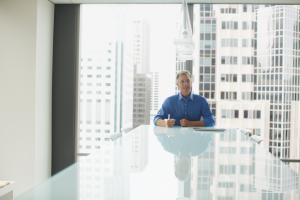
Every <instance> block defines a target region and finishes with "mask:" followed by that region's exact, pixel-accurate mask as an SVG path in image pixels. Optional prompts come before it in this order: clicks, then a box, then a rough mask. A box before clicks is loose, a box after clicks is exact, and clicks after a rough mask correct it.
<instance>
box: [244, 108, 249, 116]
mask: <svg viewBox="0 0 300 200" xmlns="http://www.w3.org/2000/svg"><path fill="white" fill-rule="evenodd" d="M244 118H248V110H244Z"/></svg>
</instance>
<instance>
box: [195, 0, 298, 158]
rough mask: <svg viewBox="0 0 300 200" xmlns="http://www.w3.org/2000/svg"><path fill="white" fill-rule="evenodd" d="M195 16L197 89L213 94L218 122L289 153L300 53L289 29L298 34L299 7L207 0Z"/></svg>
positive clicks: (276, 152)
mask: <svg viewBox="0 0 300 200" xmlns="http://www.w3.org/2000/svg"><path fill="white" fill-rule="evenodd" d="M289 11H291V12H289ZM287 13H293V14H287ZM267 14H268V15H267ZM273 15H274V16H275V17H274V20H273V18H272V17H273ZM277 15H278V17H276V16H277ZM290 15H291V16H290ZM194 16H195V18H194V21H193V24H194V40H195V52H199V56H195V60H194V68H193V77H194V84H193V92H194V93H197V94H200V95H203V96H204V97H206V98H207V100H208V102H209V105H210V106H211V109H212V112H213V114H214V116H215V119H216V124H217V125H218V126H225V127H230V126H231V127H236V128H248V129H251V130H253V134H257V135H261V136H263V137H264V138H265V140H264V143H263V145H264V147H265V148H266V149H269V150H270V152H272V153H273V154H274V155H276V156H278V157H282V158H287V157H289V150H288V149H289V146H290V143H289V142H290V137H291V135H290V132H291V129H293V127H292V126H293V125H291V114H292V110H293V109H292V108H291V106H292V104H295V106H296V107H297V105H296V104H297V103H292V102H296V101H299V100H298V94H299V89H298V88H299V86H298V82H297V80H298V79H297V77H299V74H298V73H299V72H298V71H297V70H295V66H298V65H299V64H298V65H297V59H298V60H299V55H298V54H297V48H298V47H297V41H296V40H297V39H296V38H293V37H290V36H289V35H288V34H292V35H294V36H295V37H296V36H297V37H298V33H299V28H298V25H297V20H298V18H299V7H298V6H268V5H259V6H258V5H209V4H204V5H194ZM280 16H281V17H280ZM283 16H284V17H283ZM270 17H271V18H272V20H270V19H271V18H270ZM277 18H278V19H277ZM286 18H287V19H291V20H292V19H293V20H294V21H293V20H292V21H291V20H287V19H286ZM273 21H274V23H275V24H274V25H273V23H271V22H273ZM285 21H288V22H286V23H285ZM281 22H282V23H283V24H282V23H281ZM289 23H291V24H293V25H291V24H289ZM277 28H278V30H277ZM272 34H273V35H272ZM285 45H286V47H288V48H287V50H286V51H283V49H282V47H283V46H285ZM289 48H290V49H289ZM284 52H294V53H292V54H290V55H292V56H289V55H287V53H284ZM272 84H273V85H272ZM283 102H286V103H284V104H282V103H283ZM274 103H275V104H274ZM274 109H275V110H274ZM276 109H277V110H276ZM274 117H275V118H274ZM274 120H275V121H274ZM282 124H284V125H282ZM283 126H284V127H283ZM295 128H296V127H295ZM294 132H297V133H295V134H298V129H296V130H295V131H294ZM297 138H298V137H297ZM274 145H275V146H274ZM295 146H297V145H296V144H295ZM269 147H270V148H269ZM283 151H284V152H283ZM283 154H284V156H282V155H283ZM297 156H299V155H298V153H297Z"/></svg>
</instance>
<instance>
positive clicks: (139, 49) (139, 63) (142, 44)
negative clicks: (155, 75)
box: [133, 19, 150, 74]
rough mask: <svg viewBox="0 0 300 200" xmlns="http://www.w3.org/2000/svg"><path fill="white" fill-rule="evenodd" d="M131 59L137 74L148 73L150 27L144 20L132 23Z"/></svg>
mask: <svg viewBox="0 0 300 200" xmlns="http://www.w3.org/2000/svg"><path fill="white" fill-rule="evenodd" d="M133 31H134V32H133V33H134V43H133V45H134V46H133V51H134V54H133V57H134V64H135V65H136V73H137V74H147V73H149V65H150V27H149V24H148V22H147V21H146V20H145V19H137V20H134V21H133Z"/></svg>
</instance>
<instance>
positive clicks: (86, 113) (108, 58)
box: [79, 5, 134, 153]
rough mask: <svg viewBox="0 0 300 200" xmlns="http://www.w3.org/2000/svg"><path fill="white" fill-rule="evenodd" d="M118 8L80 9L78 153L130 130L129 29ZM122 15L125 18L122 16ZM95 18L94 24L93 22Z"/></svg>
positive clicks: (131, 31) (130, 70)
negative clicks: (127, 129) (125, 130)
mask: <svg viewBox="0 0 300 200" xmlns="http://www.w3.org/2000/svg"><path fill="white" fill-rule="evenodd" d="M125 12H126V9H124V8H122V6H116V5H110V6H106V7H104V6H97V5H93V6H90V5H83V6H82V39H81V62H80V66H81V67H80V141H79V152H81V153H83V152H84V153H88V152H92V151H93V150H95V149H98V148H100V143H102V142H104V141H105V140H108V136H109V134H111V133H115V132H120V130H121V128H123V127H132V110H133V75H134V71H133V70H134V60H133V41H134V37H133V28H132V23H128V20H126V18H125V17H120V16H121V15H122V14H123V15H124V13H125ZM124 16H126V15H124ZM95 17H97V19H98V20H97V21H96V22H95V21H94V19H95Z"/></svg>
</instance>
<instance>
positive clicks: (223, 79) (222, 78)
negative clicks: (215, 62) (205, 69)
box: [221, 74, 225, 82]
mask: <svg viewBox="0 0 300 200" xmlns="http://www.w3.org/2000/svg"><path fill="white" fill-rule="evenodd" d="M221 82H225V74H221Z"/></svg>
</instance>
